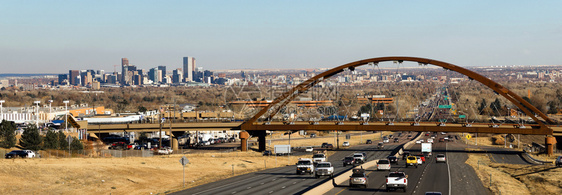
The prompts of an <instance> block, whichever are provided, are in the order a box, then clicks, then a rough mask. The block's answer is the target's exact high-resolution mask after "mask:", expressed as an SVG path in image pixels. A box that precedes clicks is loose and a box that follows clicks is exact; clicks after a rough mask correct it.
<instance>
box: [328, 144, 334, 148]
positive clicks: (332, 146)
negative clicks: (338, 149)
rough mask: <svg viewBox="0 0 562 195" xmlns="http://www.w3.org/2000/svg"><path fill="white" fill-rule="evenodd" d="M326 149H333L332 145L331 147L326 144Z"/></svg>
mask: <svg viewBox="0 0 562 195" xmlns="http://www.w3.org/2000/svg"><path fill="white" fill-rule="evenodd" d="M326 148H327V149H334V145H333V144H328V145H326Z"/></svg>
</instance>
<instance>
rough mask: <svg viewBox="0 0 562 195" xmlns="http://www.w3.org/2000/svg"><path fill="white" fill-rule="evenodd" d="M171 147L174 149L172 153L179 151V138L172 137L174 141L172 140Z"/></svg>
mask: <svg viewBox="0 0 562 195" xmlns="http://www.w3.org/2000/svg"><path fill="white" fill-rule="evenodd" d="M170 145H171V147H172V151H174V152H176V151H178V150H179V148H178V137H172V139H170Z"/></svg>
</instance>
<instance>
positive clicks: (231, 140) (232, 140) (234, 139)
mask: <svg viewBox="0 0 562 195" xmlns="http://www.w3.org/2000/svg"><path fill="white" fill-rule="evenodd" d="M228 142H236V138H233V137H231V138H228Z"/></svg>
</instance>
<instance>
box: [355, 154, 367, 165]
mask: <svg viewBox="0 0 562 195" xmlns="http://www.w3.org/2000/svg"><path fill="white" fill-rule="evenodd" d="M353 158H355V163H364V162H365V155H363V153H354V154H353Z"/></svg>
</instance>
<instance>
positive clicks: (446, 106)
mask: <svg viewBox="0 0 562 195" xmlns="http://www.w3.org/2000/svg"><path fill="white" fill-rule="evenodd" d="M439 108H451V105H439Z"/></svg>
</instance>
